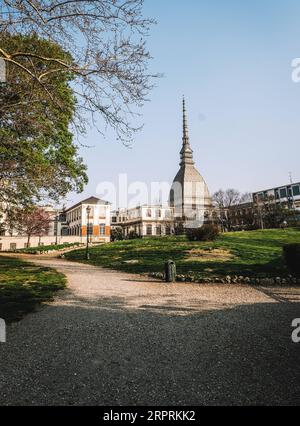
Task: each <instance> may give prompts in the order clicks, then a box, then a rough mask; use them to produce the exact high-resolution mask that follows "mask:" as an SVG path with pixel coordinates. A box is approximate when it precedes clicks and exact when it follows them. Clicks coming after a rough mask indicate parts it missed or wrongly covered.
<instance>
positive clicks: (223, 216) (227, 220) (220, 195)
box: [213, 188, 252, 230]
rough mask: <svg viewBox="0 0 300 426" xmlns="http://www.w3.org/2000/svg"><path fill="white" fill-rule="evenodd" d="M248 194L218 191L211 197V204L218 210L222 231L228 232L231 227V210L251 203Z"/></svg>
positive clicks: (230, 190) (228, 190)
mask: <svg viewBox="0 0 300 426" xmlns="http://www.w3.org/2000/svg"><path fill="white" fill-rule="evenodd" d="M251 199H252V196H251V194H250V193H245V194H241V193H240V192H239V191H238V190H236V189H232V188H230V189H227V190H225V191H224V190H223V189H219V191H217V192H215V194H214V195H213V202H214V204H215V205H216V207H217V208H218V210H219V214H218V216H219V221H220V222H221V226H222V228H223V230H230V229H231V225H232V218H231V209H232V207H234V206H237V205H239V204H243V203H247V202H251Z"/></svg>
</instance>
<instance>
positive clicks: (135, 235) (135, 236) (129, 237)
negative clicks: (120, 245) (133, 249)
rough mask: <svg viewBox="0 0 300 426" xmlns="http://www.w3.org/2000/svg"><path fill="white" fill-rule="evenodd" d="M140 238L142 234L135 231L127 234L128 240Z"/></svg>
mask: <svg viewBox="0 0 300 426" xmlns="http://www.w3.org/2000/svg"><path fill="white" fill-rule="evenodd" d="M138 238H140V236H139V235H138V234H137V233H136V232H134V231H130V232H129V234H128V236H127V239H128V240H137V239H138Z"/></svg>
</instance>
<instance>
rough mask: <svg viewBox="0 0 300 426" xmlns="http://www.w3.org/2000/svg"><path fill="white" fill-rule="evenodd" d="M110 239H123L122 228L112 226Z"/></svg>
mask: <svg viewBox="0 0 300 426" xmlns="http://www.w3.org/2000/svg"><path fill="white" fill-rule="evenodd" d="M110 240H111V241H122V240H124V236H123V231H122V228H114V229H112V230H111V233H110Z"/></svg>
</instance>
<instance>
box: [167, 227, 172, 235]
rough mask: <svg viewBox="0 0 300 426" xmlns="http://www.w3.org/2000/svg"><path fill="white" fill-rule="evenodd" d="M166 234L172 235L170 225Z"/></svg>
mask: <svg viewBox="0 0 300 426" xmlns="http://www.w3.org/2000/svg"><path fill="white" fill-rule="evenodd" d="M166 235H171V227H170V225H166Z"/></svg>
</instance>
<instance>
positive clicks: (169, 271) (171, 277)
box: [165, 260, 176, 283]
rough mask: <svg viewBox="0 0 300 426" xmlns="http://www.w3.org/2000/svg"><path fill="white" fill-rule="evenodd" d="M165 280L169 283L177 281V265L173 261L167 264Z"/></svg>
mask: <svg viewBox="0 0 300 426" xmlns="http://www.w3.org/2000/svg"><path fill="white" fill-rule="evenodd" d="M165 280H166V282H167V283H175V281H176V265H175V262H173V260H168V261H167V262H166V263H165Z"/></svg>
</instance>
